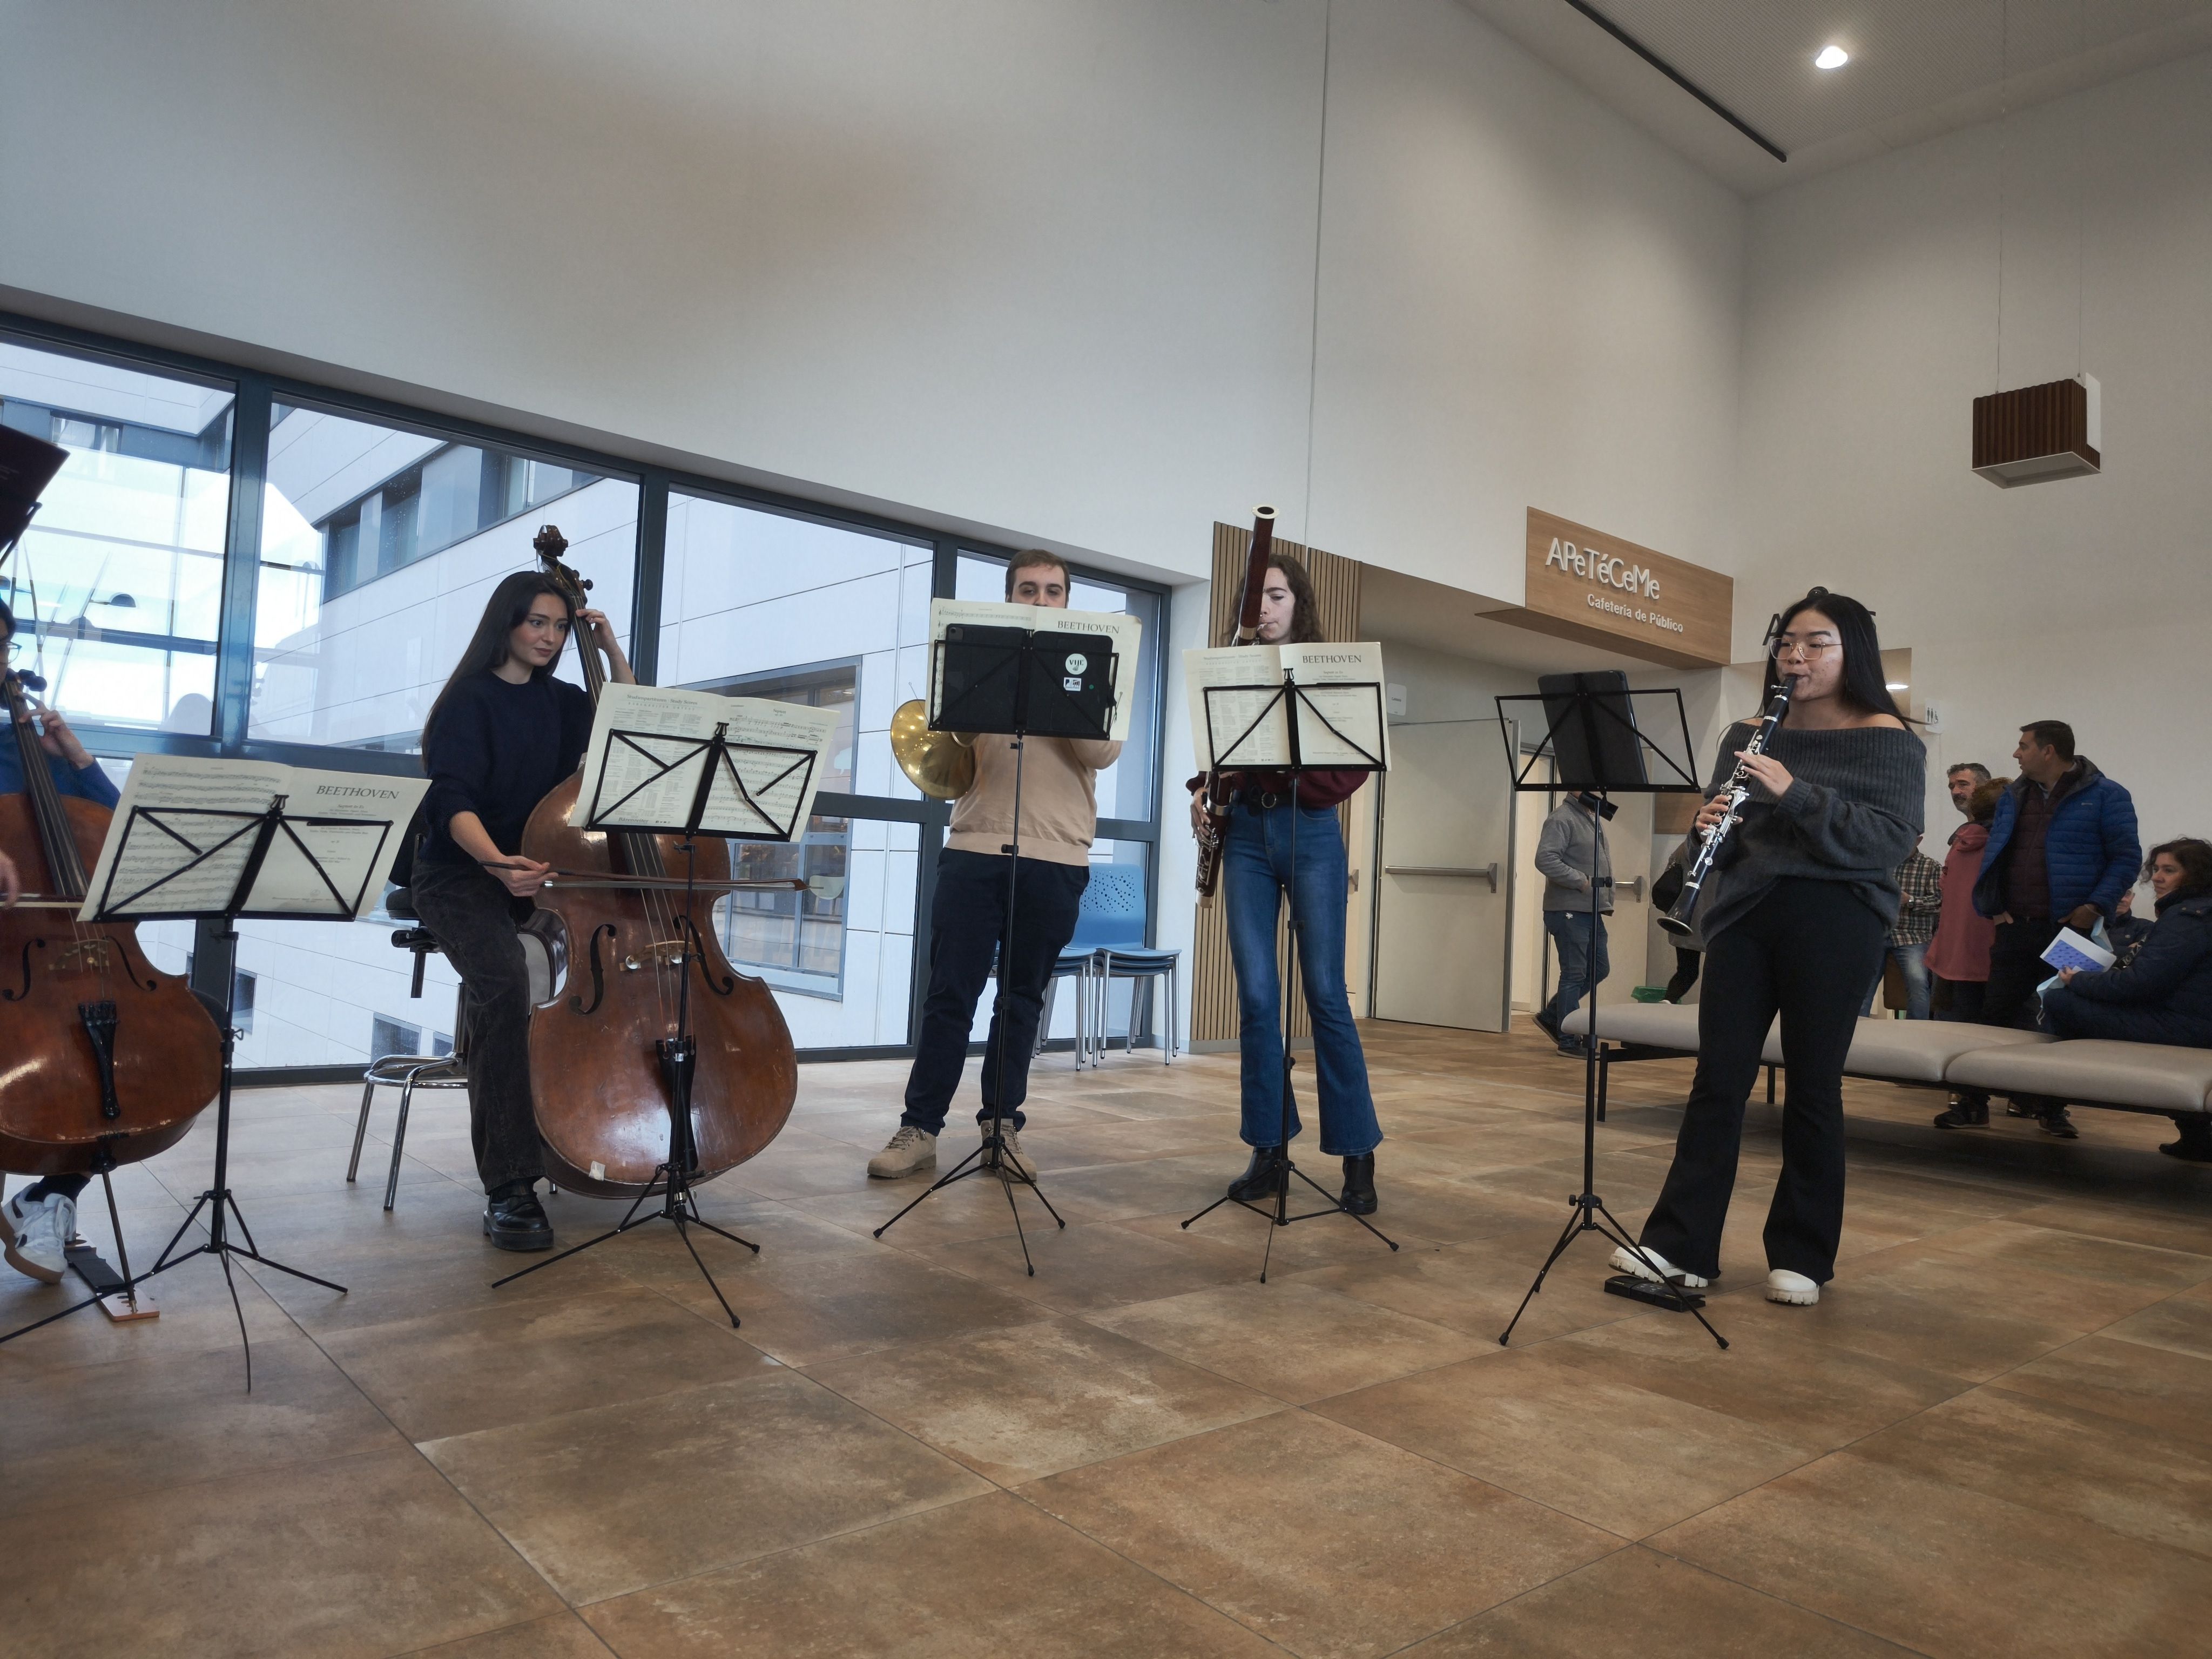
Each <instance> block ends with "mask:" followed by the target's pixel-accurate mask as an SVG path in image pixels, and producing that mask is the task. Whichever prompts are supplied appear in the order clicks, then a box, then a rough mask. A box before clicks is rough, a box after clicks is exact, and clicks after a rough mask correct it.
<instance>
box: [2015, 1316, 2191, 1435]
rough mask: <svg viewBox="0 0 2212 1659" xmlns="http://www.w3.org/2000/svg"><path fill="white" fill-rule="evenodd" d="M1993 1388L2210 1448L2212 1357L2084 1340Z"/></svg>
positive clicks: (2108, 1339)
mask: <svg viewBox="0 0 2212 1659" xmlns="http://www.w3.org/2000/svg"><path fill="white" fill-rule="evenodd" d="M1990 1386H1991V1387H1992V1388H1996V1389H2003V1390H2004V1391H2005V1392H2007V1393H2008V1394H2019V1395H2027V1396H2028V1397H2029V1398H2030V1399H2034V1400H2048V1401H2056V1402H2057V1403H2058V1404H2060V1405H2073V1406H2080V1407H2083V1408H2084V1409H2086V1410H2088V1411H2093V1412H2095V1413H2098V1414H2099V1415H2100V1416H2104V1417H2115V1418H2118V1419H2121V1420H2123V1421H2124V1422H2129V1423H2133V1424H2136V1425H2139V1426H2141V1427H2142V1428H2147V1429H2153V1430H2155V1431H2158V1432H2159V1433H2160V1434H2161V1435H2164V1436H2166V1437H2168V1438H2171V1439H2173V1440H2176V1441H2179V1442H2182V1443H2186V1444H2189V1445H2191V1446H2194V1447H2196V1448H2197V1449H2199V1450H2207V1449H2212V1358H2205V1357H2203V1356H2201V1355H2197V1354H2192V1353H2185V1352H2177V1351H2175V1350H2173V1349H2170V1348H2164V1347H2158V1346H2145V1345H2143V1344H2142V1343H2140V1342H2133V1341H2129V1340H2124V1339H2122V1338H2120V1337H2117V1336H2112V1335H2108V1334H2100V1335H2096V1336H2085V1337H2083V1338H2082V1339H2081V1340H2080V1341H2078V1342H2069V1343H2068V1344H2067V1345H2066V1346H2064V1347H2063V1348H2056V1349H2053V1350H2052V1351H2051V1352H2049V1353H2047V1354H2045V1355H2044V1356H2043V1357H2042V1358H2040V1359H2034V1360H2030V1361H2029V1362H2028V1363H2027V1364H2025V1365H2021V1366H2017V1367H2015V1369H2014V1370H2008V1371H2007V1372H2006V1373H2005V1374H2004V1375H2003V1376H2000V1377H1998V1378H1997V1379H1996V1381H1995V1382H1994V1383H1991V1384H1990Z"/></svg>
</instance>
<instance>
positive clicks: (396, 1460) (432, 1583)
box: [0, 1448, 561, 1659]
mask: <svg viewBox="0 0 2212 1659" xmlns="http://www.w3.org/2000/svg"><path fill="white" fill-rule="evenodd" d="M0 1559H5V1560H6V1561H7V1563H8V1583H9V1589H8V1592H7V1602H8V1606H7V1619H6V1623H5V1626H4V1627H0V1636H3V1637H4V1639H5V1641H6V1643H7V1644H8V1645H9V1648H10V1649H11V1650H13V1651H15V1652H18V1653H22V1654H26V1655H30V1654H37V1655H40V1656H41V1659H109V1656H114V1655H123V1654H128V1655H132V1656H137V1655H147V1656H153V1655H161V1656H162V1659H171V1656H174V1659H199V1656H208V1659H217V1656H220V1659H248V1656H262V1655H269V1656H277V1655H283V1656H294V1655H299V1654H308V1653H312V1654H314V1655H317V1656H319V1659H320V1656H330V1659H346V1656H362V1659H371V1656H378V1655H384V1654H391V1653H404V1652H405V1651H407V1650H410V1649H412V1648H420V1647H428V1646H431V1645H433V1644H436V1643H439V1642H447V1641H452V1640H454V1639H457V1638H460V1637H463V1636H466V1635H469V1634H471V1633H473V1632H481V1631H488V1630H498V1629H501V1628H503V1627H505V1626H510V1625H513V1624H516V1623H518V1622H520V1621H521V1620H528V1619H534V1618H539V1617H543V1616H545V1615H548V1614H551V1613H558V1612H560V1611H561V1602H560V1598H559V1597H557V1596H556V1595H554V1593H553V1592H552V1591H551V1590H550V1589H548V1588H547V1587H546V1585H545V1583H544V1581H543V1580H542V1579H540V1578H539V1577H538V1575H537V1574H535V1573H534V1572H532V1571H530V1569H529V1568H528V1567H527V1566H526V1565H524V1564H523V1563H522V1562H521V1561H520V1560H519V1559H517V1558H516V1556H515V1554H514V1552H513V1550H512V1549H510V1548H509V1547H507V1544H506V1542H505V1541H503V1540H501V1538H500V1536H499V1534H497V1533H495V1532H494V1531H493V1530H492V1528H490V1527H489V1526H487V1525H486V1524H485V1523H484V1521H483V1517H482V1516H479V1515H477V1512H476V1511H475V1510H473V1509H472V1508H471V1507H470V1505H469V1504H468V1502H467V1501H466V1500H465V1498H462V1497H461V1495H460V1494H459V1493H458V1492H455V1491H454V1490H453V1487H452V1486H448V1485H447V1483H446V1482H445V1481H444V1480H441V1479H440V1478H439V1475H438V1473H437V1471H436V1470H435V1469H434V1468H431V1467H430V1466H429V1465H428V1463H426V1462H423V1460H422V1458H421V1457H420V1456H419V1455H416V1453H415V1452H414V1451H413V1450H412V1449H407V1448H401V1449H398V1450H394V1451H387V1452H376V1453H372V1454H370V1455H366V1456H361V1457H348V1458H340V1459H336V1460H333V1461H331V1462H318V1463H305V1464H294V1465H291V1466H289V1467H287V1468H281V1469H271V1470H266V1471H264V1472H261V1473H259V1474H248V1475H243V1476H240V1477H239V1478H237V1479H234V1480H214V1481H207V1482H204V1483H202V1484H200V1485H197V1486H173V1487H170V1488H168V1489H167V1490H165V1491H161V1492H151V1493H147V1494H145V1495H143V1496H140V1497H137V1498H123V1499H120V1500H117V1501H109V1500H106V1499H100V1500H95V1501H94V1502H92V1503H88V1504H74V1505H71V1506H70V1507H68V1508H65V1509H60V1510H35V1511H30V1512H23V1513H15V1514H10V1515H9V1516H7V1517H6V1518H5V1519H0Z"/></svg>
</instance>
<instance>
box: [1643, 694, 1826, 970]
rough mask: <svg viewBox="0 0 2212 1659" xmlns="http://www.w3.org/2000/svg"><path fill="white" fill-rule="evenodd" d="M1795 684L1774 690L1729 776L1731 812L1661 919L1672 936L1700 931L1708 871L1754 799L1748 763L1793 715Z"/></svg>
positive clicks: (1710, 834)
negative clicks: (1696, 920) (1696, 919)
mask: <svg viewBox="0 0 2212 1659" xmlns="http://www.w3.org/2000/svg"><path fill="white" fill-rule="evenodd" d="M1792 684H1793V682H1791V681H1790V680H1786V679H1785V680H1784V681H1783V682H1782V684H1780V685H1778V686H1777V687H1776V688H1775V691H1774V701H1773V702H1771V703H1769V704H1767V706H1766V718H1765V719H1764V720H1761V721H1759V730H1758V731H1756V732H1753V733H1752V734H1751V741H1750V742H1749V743H1747V744H1745V745H1744V748H1743V756H1744V758H1743V759H1742V760H1740V761H1738V762H1737V763H1735V771H1733V772H1731V773H1729V781H1728V789H1727V792H1726V793H1727V794H1728V811H1725V812H1723V814H1722V815H1721V816H1720V817H1718V818H1717V819H1716V820H1715V821H1714V823H1713V826H1712V828H1711V829H1707V830H1706V831H1705V838H1704V840H1703V841H1702V842H1700V844H1699V848H1698V855H1697V857H1695V858H1693V859H1692V860H1690V865H1689V867H1688V868H1687V869H1686V870H1685V871H1684V872H1682V890H1681V892H1680V894H1678V895H1677V896H1675V899H1674V903H1673V904H1672V905H1670V906H1668V910H1667V914H1666V915H1662V916H1661V917H1660V918H1659V925H1660V926H1661V927H1663V928H1665V929H1666V930H1667V931H1668V933H1673V934H1675V935H1676V936H1678V937H1681V938H1686V937H1688V936H1689V935H1690V934H1692V933H1695V932H1696V931H1697V927H1696V925H1695V924H1694V923H1693V922H1692V921H1691V920H1690V918H1691V917H1692V915H1695V914H1696V911H1697V908H1698V895H1699V892H1700V891H1701V890H1703V889H1704V887H1705V875H1706V872H1709V871H1711V869H1712V867H1713V861H1714V860H1715V859H1717V857H1718V856H1719V855H1720V851H1721V848H1722V846H1723V843H1725V842H1727V840H1728V838H1729V831H1730V830H1732V829H1735V827H1736V825H1737V824H1738V823H1741V822H1742V819H1743V805H1744V803H1745V802H1746V801H1747V800H1749V799H1751V768H1750V767H1749V766H1748V765H1747V764H1746V763H1747V762H1748V761H1749V760H1750V759H1751V757H1753V756H1754V755H1759V754H1764V753H1765V750H1766V745H1767V744H1769V743H1770V742H1771V741H1772V739H1773V737H1774V728H1775V727H1777V726H1779V725H1781V724H1782V717H1783V716H1784V714H1788V713H1789V712H1790V687H1791V685H1792Z"/></svg>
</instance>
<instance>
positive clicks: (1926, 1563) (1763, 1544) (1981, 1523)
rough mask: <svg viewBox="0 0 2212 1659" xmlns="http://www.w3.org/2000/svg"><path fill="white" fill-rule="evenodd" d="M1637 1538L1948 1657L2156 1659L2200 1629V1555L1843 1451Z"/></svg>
mask: <svg viewBox="0 0 2212 1659" xmlns="http://www.w3.org/2000/svg"><path fill="white" fill-rule="evenodd" d="M1875 1516H1879V1517H1880V1522H1879V1524H1869V1521H1870V1518H1871V1517H1875ZM1650 1543H1651V1545H1652V1547H1654V1548H1655V1549H1659V1550H1662V1551H1665V1552H1667V1553H1669V1554H1673V1555H1676V1556H1680V1558H1681V1559H1684V1560H1686V1561H1689V1562H1691V1563H1692V1564H1694V1565H1699V1566H1703V1567H1705V1568H1708V1569H1709V1570H1711V1571H1714V1572H1717V1573H1720V1574H1722V1575H1723V1576H1724V1577H1729V1578H1732V1579H1735V1580H1736V1581H1737V1582H1738V1583H1744V1584H1747V1585H1749V1586H1751V1587H1752V1588H1753V1589H1759V1590H1764V1591H1765V1592H1766V1593H1767V1594H1769V1595H1778V1596H1782V1597H1785V1598H1787V1599H1788V1600H1790V1601H1794V1602H1796V1604H1797V1605H1799V1606H1800V1607H1807V1608H1808V1609H1810V1610H1811V1611H1813V1612H1815V1613H1825V1614H1826V1615H1827V1616H1828V1617H1829V1618H1832V1619H1834V1620H1838V1621H1840V1622H1842V1623H1844V1624H1848V1625H1852V1626H1857V1628H1859V1629H1862V1630H1867V1631H1871V1632H1874V1633H1875V1634H1876V1635H1879V1636H1882V1637H1886V1638H1888V1639H1890V1640H1892V1641H1894V1642H1899V1643H1902V1644H1905V1646H1907V1647H1910V1648H1914V1649H1917V1650H1919V1651H1921V1652H1923V1653H1929V1654H1944V1655H1958V1656H1961V1659H1981V1656H1989V1659H2043V1656H2050V1659H2079V1656H2081V1655H2083V1654H2092V1653H2093V1654H2097V1655H2100V1656H2103V1655H2114V1656H2118V1655H2142V1656H2145V1659H2150V1656H2159V1659H2166V1656H2171V1655H2174V1654H2179V1653H2186V1652H2192V1651H2196V1650H2197V1649H2198V1647H2199V1646H2200V1644H2201V1643H2202V1640H2203V1632H2204V1630H2205V1628H2206V1626H2207V1623H2208V1621H2212V1577H2207V1575H2206V1574H2205V1572H2204V1571H2203V1557H2202V1556H2198V1555H2195V1554H2192V1553H2189V1552H2187V1551H2184V1550H2178V1549H2172V1548H2170V1547H2166V1546H2165V1545H2161V1544H2153V1543H2146V1542H2145V1541H2142V1539H2139V1538H2129V1537H2124V1536H2122V1535H2121V1534H2118V1533H2114V1532H2110V1531H2107V1530H2106V1528H2102V1527H2099V1526H2095V1525H2093V1524H2092V1523H2091V1522H2086V1521H2081V1520H2077V1519H2075V1518H2074V1517H2073V1516H2060V1515H2052V1514H2050V1513H2047V1512H2041V1511H2039V1510H2031V1509H2027V1508H2023V1507H2022V1506H2021V1505H2019V1504H2011V1503H2007V1502H2006V1501H2004V1500H2003V1499H2002V1498H1991V1497H1988V1496H1986V1495H1984V1494H1983V1493H1980V1492H1971V1491H1969V1490H1967V1489H1966V1488H1965V1487H1962V1486H1953V1485H1950V1484H1949V1483H1948V1482H1945V1481H1942V1480H1936V1479H1933V1478H1931V1477H1929V1476H1927V1475H1923V1474H1916V1473H1913V1472H1912V1471H1910V1470H1906V1469H1902V1468H1894V1467H1893V1466H1890V1465H1887V1464H1884V1463H1879V1462H1874V1461H1872V1460H1870V1459H1867V1458H1863V1457H1858V1456H1855V1455H1851V1454H1850V1453H1838V1454H1836V1455H1833V1456H1831V1457H1827V1458H1824V1459H1822V1460H1821V1461H1820V1462H1818V1463H1815V1464H1813V1465H1812V1466H1810V1467H1809V1468H1804V1469H1801V1470H1798V1471H1796V1473H1794V1474H1788V1475H1785V1476H1784V1477H1783V1478H1782V1479H1780V1480H1776V1481H1773V1482H1771V1484H1769V1485H1767V1486H1763V1487H1761V1488H1759V1490H1758V1491H1756V1492H1750V1493H1747V1494H1746V1495H1745V1496H1743V1497H1741V1498H1736V1499H1735V1501H1733V1502H1732V1503H1729V1504H1722V1505H1721V1506H1720V1507H1718V1508H1717V1509H1714V1510H1711V1511H1709V1512H1707V1513H1706V1514H1704V1515H1701V1516H1697V1517H1695V1518H1694V1519H1692V1520H1690V1521H1687V1522H1684V1523H1683V1524H1682V1525H1680V1526H1679V1527H1675V1528H1672V1529H1670V1530H1669V1531H1667V1532H1664V1533H1662V1534H1660V1535H1659V1536H1658V1537H1656V1538H1654V1539H1652V1540H1650Z"/></svg>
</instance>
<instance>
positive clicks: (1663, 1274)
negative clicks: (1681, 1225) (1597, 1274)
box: [1613, 1244, 1712, 1291]
mask: <svg viewBox="0 0 2212 1659" xmlns="http://www.w3.org/2000/svg"><path fill="white" fill-rule="evenodd" d="M1647 1260H1648V1261H1650V1262H1651V1264H1652V1266H1653V1267H1657V1268H1658V1269H1659V1271H1658V1272H1657V1273H1653V1272H1652V1271H1651V1268H1650V1267H1645V1266H1644V1261H1647ZM1613 1266H1614V1267H1617V1268H1618V1269H1620V1271H1621V1272H1622V1273H1634V1274H1635V1275H1636V1276H1637V1277H1638V1279H1650V1280H1651V1282H1652V1283H1653V1284H1655V1285H1656V1284H1657V1283H1658V1282H1659V1281H1660V1279H1662V1278H1664V1279H1671V1280H1672V1281H1674V1283H1675V1284H1677V1285H1681V1286H1682V1287H1683V1288H1684V1289H1685V1290H1692V1291H1702V1290H1704V1289H1705V1286H1706V1285H1710V1284H1711V1283H1712V1281H1711V1279H1700V1278H1699V1277H1698V1275H1697V1274H1695V1273H1685V1272H1683V1271H1682V1269H1681V1268H1680V1267H1676V1266H1675V1265H1674V1263H1673V1262H1671V1261H1668V1260H1667V1258H1666V1257H1665V1256H1663V1255H1660V1254H1659V1252H1658V1251H1656V1250H1645V1251H1644V1254H1643V1255H1642V1256H1638V1255H1637V1253H1636V1252H1635V1251H1634V1250H1632V1249H1628V1248H1626V1246H1625V1245H1619V1244H1616V1245H1614V1246H1613Z"/></svg>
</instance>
